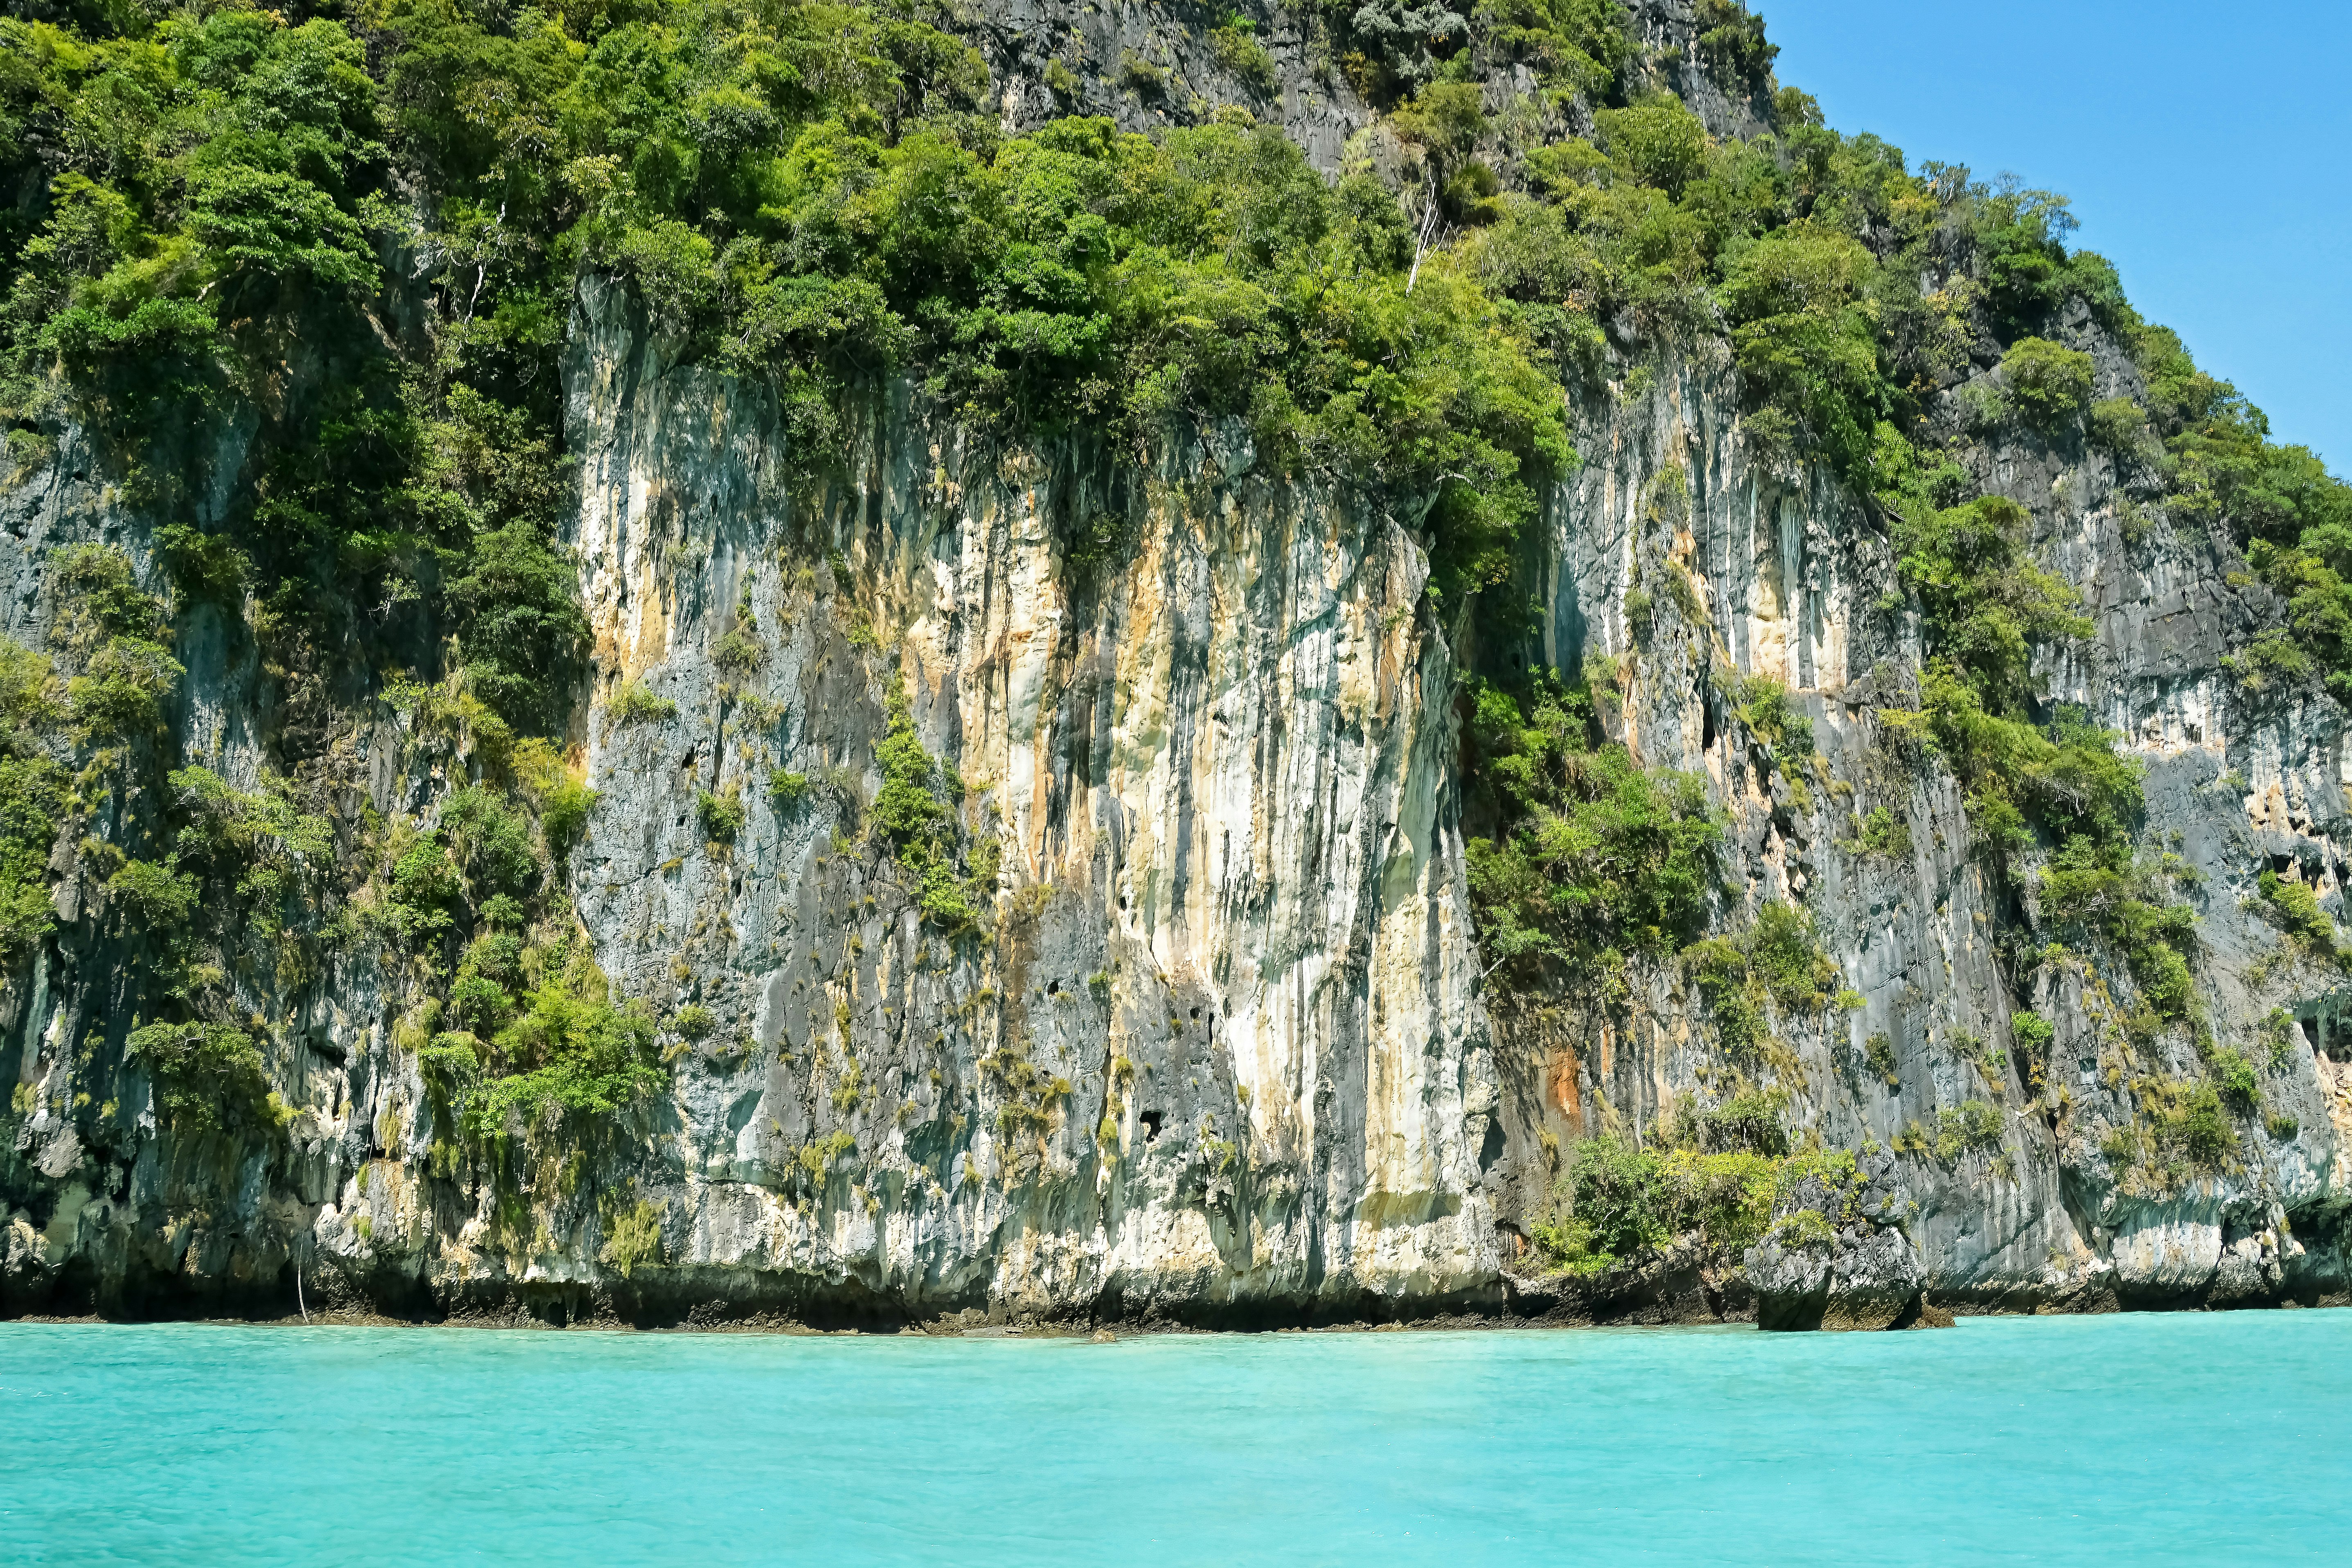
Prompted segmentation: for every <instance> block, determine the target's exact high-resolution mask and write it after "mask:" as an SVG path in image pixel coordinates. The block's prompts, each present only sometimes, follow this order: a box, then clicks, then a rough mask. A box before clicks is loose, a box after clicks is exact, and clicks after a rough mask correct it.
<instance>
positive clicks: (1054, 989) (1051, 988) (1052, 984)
mask: <svg viewBox="0 0 2352 1568" xmlns="http://www.w3.org/2000/svg"><path fill="white" fill-rule="evenodd" d="M1045 994H1046V995H1047V996H1049V997H1058V996H1060V995H1061V994H1062V982H1061V981H1059V980H1051V981H1048V982H1047V983H1046V986H1045Z"/></svg>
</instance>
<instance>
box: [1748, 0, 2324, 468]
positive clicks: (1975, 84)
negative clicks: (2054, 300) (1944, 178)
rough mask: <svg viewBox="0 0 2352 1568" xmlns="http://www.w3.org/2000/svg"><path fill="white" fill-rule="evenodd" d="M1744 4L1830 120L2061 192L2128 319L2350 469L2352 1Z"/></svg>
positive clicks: (2290, 434)
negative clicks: (2174, 335)
mask: <svg viewBox="0 0 2352 1568" xmlns="http://www.w3.org/2000/svg"><path fill="white" fill-rule="evenodd" d="M1752 6H1753V9H1755V10H1757V11H1759V12H1760V13H1762V15H1763V16H1764V20H1765V24H1766V32H1767V33H1768V35H1769V37H1771V38H1772V40H1773V41H1774V42H1775V43H1777V44H1779V45H1780V59H1779V60H1778V61H1777V62H1776V63H1775V67H1774V68H1775V70H1776V71H1777V72H1778V73H1779V75H1780V80H1781V82H1782V83H1783V84H1784V85H1787V86H1790V87H1800V88H1802V89H1805V90H1806V91H1807V92H1810V93H1811V94H1812V95H1813V96H1814V97H1816V98H1818V99H1821V103H1822V113H1823V115H1824V116H1825V117H1826V118H1827V119H1828V120H1829V123H1830V124H1832V126H1835V127H1836V128H1837V129H1838V130H1840V131H1875V132H1877V133H1878V134H1879V135H1880V136H1882V137H1885V139H1886V140H1887V141H1891V142H1893V143H1894V144H1895V146H1897V147H1900V148H1902V149H1903V151H1904V153H1905V154H1906V156H1907V157H1908V158H1909V159H1910V160H1911V163H1912V166H1913V167H1914V168H1916V167H1917V166H1918V164H1919V162H1920V161H1922V160H1923V159H1935V160H1937V161H1939V162H1949V163H1965V164H1967V165H1968V166H1969V168H1970V169H1971V170H1973V171H1974V172H1976V174H1977V175H1978V176H1979V178H1990V176H1992V175H1994V174H1996V173H1999V172H2002V171H2004V170H2007V171H2011V172H2015V173H2016V174H2018V175H2019V176H2020V177H2021V178H2022V179H2023V180H2024V181H2025V183H2027V184H2029V185H2033V186H2039V187H2041V188H2042V189H2044V190H2051V191H2057V192H2061V193H2063V194H2065V195H2068V196H2071V197H2073V198H2074V215H2075V216H2076V217H2078V218H2080V219H2081V220H2082V225H2083V226H2082V228H2081V229H2080V230H2079V231H2078V232H2077V233H2076V234H2075V235H2074V243H2075V244H2077V245H2080V246H2086V247H2088V248H2089V249H2092V250H2095V251H2098V252H2100V253H2101V254H2102V255H2104V256H2106V257H2108V259H2110V260H2112V261H2113V262H2114V263H2115V264H2116V268H2117V269H2118V270H2119V271H2121V272H2122V274H2123V279H2124V288H2125V291H2126V293H2127V294H2129V295H2130V296H2131V300H2132V303H2133V304H2134V305H2136V306H2137V307H2138V308H2139V311H2140V314H2142V315H2143V316H2145V317H2147V319H2149V320H2151V321H2158V322H2162V323H2163V324H2164V325H2166V326H2168V327H2170V328H2172V329H2175V330H2176V331H2178V332H2179V334H2180V335H2181V337H2182V338H2183V339H2184V340H2187V342H2188V344H2189V351H2190V352H2191V353H2193V354H2195V355H2196V356H2197V362H2198V363H2199V364H2200V365H2201V366H2203V367H2204V368H2205V369H2206V370H2207V371H2210V372H2211V373H2212V374H2214V375H2217V376H2220V377H2221V378H2222V379H2223V380H2225V381H2230V382H2235V383H2236V384H2237V387H2238V390H2239V391H2241V392H2244V393H2245V394H2246V395H2247V396H2248V397H2250V398H2252V400H2253V402H2255V403H2256V404H2258V405H2259V406H2260V407H2261V408H2262V409H2263V412H2264V413H2268V414H2269V415H2270V418H2271V430H2272V435H2273V439H2275V440H2279V441H2285V442H2299V443H2301V444H2305V445H2307V446H2310V447H2312V448H2313V449H2315V451H2317V452H2318V453H2319V454H2320V455H2321V456H2323V457H2325V458H2326V459H2327V461H2328V465H2329V467H2330V468H2332V469H2334V470H2335V471H2336V473H2337V474H2339V475H2347V474H2352V288H2347V283H2352V265H2347V263H2348V262H2352V86H2347V65H2352V3H2347V0H2271V3H2269V4H2266V5H2228V4H2223V5H2216V4H2213V3H2212V0H2201V3H2200V4H2195V5H2190V4H2183V3H2180V0H2128V3H2127V0H1752Z"/></svg>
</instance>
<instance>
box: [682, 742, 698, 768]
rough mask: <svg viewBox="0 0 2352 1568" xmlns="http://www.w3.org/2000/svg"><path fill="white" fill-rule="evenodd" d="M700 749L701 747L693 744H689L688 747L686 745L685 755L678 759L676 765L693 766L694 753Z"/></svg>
mask: <svg viewBox="0 0 2352 1568" xmlns="http://www.w3.org/2000/svg"><path fill="white" fill-rule="evenodd" d="M700 749H701V748H700V747H694V746H689V747H687V748H686V755H685V756H684V757H682V758H679V759H678V764H677V765H678V766H679V767H680V768H691V767H693V766H694V754H695V753H696V752H697V751H698V750H700Z"/></svg>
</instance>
